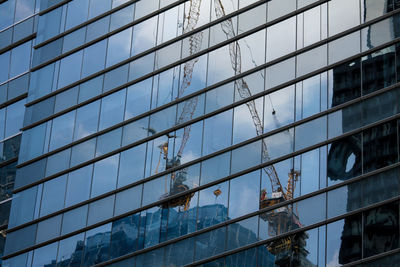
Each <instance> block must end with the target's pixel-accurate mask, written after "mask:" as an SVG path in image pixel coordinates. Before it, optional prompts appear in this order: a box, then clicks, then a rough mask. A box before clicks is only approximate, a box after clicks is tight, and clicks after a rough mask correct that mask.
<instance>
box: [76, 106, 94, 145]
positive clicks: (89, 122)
mask: <svg viewBox="0 0 400 267" xmlns="http://www.w3.org/2000/svg"><path fill="white" fill-rule="evenodd" d="M99 112H100V101H99V100H98V101H95V102H92V103H90V104H88V105H85V106H83V107H80V108H78V110H77V114H76V121H75V130H74V140H79V139H81V138H83V137H85V136H88V135H91V134H93V133H95V132H96V131H97V125H98V121H99Z"/></svg>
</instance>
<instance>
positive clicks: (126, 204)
mask: <svg viewBox="0 0 400 267" xmlns="http://www.w3.org/2000/svg"><path fill="white" fill-rule="evenodd" d="M141 200H142V185H139V186H135V187H132V188H129V189H127V190H124V191H122V192H120V193H118V194H116V198H115V211H114V216H118V215H121V214H123V213H125V212H129V211H132V210H135V209H138V208H140V202H141Z"/></svg>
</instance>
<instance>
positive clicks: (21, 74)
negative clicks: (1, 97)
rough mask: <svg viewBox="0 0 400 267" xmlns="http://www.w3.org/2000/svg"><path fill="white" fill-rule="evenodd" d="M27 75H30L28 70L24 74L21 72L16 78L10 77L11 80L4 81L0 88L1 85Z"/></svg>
mask: <svg viewBox="0 0 400 267" xmlns="http://www.w3.org/2000/svg"><path fill="white" fill-rule="evenodd" d="M28 73H30V72H29V70H28V71H25V72H23V73H20V74H18V75H17V76H14V77H12V78H10V79H8V80H6V81H4V82H3V83H1V84H0V86H1V85H4V84H6V83H9V82H11V81H13V80H15V79H18V78H19V77H21V76H24V75H25V74H28Z"/></svg>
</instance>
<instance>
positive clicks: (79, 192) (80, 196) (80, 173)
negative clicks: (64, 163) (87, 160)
mask: <svg viewBox="0 0 400 267" xmlns="http://www.w3.org/2000/svg"><path fill="white" fill-rule="evenodd" d="M92 169H93V165H88V166H85V167H83V168H80V169H78V170H76V171H73V172H70V173H69V175H68V183H67V193H66V195H65V206H66V207H68V206H72V205H74V204H77V203H79V202H82V201H85V200H87V199H88V198H89V193H90V184H91V181H92Z"/></svg>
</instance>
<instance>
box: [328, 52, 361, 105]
mask: <svg viewBox="0 0 400 267" xmlns="http://www.w3.org/2000/svg"><path fill="white" fill-rule="evenodd" d="M360 95H361V64H360V60H355V61H352V62H347V63H344V64H342V65H340V66H337V67H335V68H333V69H332V70H330V71H329V99H328V103H329V106H330V107H334V106H337V105H340V104H343V103H345V102H348V101H350V100H352V99H354V98H357V97H359V96H360Z"/></svg>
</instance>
